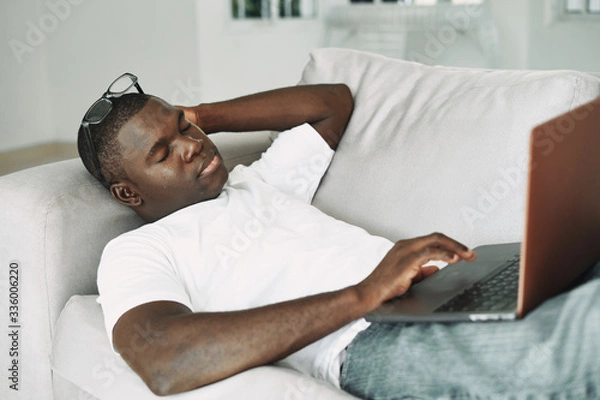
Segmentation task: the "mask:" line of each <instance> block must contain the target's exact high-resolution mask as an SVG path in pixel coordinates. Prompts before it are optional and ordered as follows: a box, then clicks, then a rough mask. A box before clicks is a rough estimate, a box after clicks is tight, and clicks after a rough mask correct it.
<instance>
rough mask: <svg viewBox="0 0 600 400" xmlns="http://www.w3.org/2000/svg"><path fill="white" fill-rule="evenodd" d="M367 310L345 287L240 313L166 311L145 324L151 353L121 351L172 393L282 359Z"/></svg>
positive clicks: (155, 385)
mask: <svg viewBox="0 0 600 400" xmlns="http://www.w3.org/2000/svg"><path fill="white" fill-rule="evenodd" d="M172 304H173V305H174V307H175V310H176V309H177V307H178V306H179V307H183V306H181V305H176V304H175V303H172ZM141 307H144V306H141ZM367 311H368V310H367V309H366V308H365V305H364V304H362V303H361V301H360V299H359V296H358V295H357V292H356V291H355V290H353V289H351V288H348V289H344V290H340V291H336V292H330V293H324V294H320V295H316V296H310V297H306V298H302V299H297V300H293V301H288V302H284V303H279V304H275V305H269V306H265V307H260V308H256V309H251V310H244V311H238V312H225V313H192V312H185V313H178V312H177V311H175V312H176V315H172V316H169V315H168V312H167V313H166V315H162V316H160V317H158V318H153V319H151V320H149V321H148V326H149V327H150V329H149V330H148V329H146V333H147V335H148V337H147V338H146V340H148V341H153V342H154V343H155V345H154V346H152V348H151V349H152V350H150V351H151V352H152V353H149V352H145V353H146V354H144V355H140V354H138V355H137V356H135V357H128V355H131V354H133V351H132V349H131V348H127V347H124V348H119V351H120V352H121V353H122V354H123V356H124V358H125V359H126V360H127V361H128V362H129V363H130V365H131V366H132V367H133V368H134V370H136V371H137V372H138V374H140V376H141V377H142V378H143V379H144V380H145V381H146V383H147V384H148V386H149V387H150V388H151V389H152V390H153V392H155V393H157V394H173V393H179V392H182V391H186V390H191V389H194V388H197V387H200V386H204V385H207V384H209V383H212V382H215V381H219V380H221V379H224V378H227V377H229V376H231V375H234V374H237V373H239V372H241V371H244V370H247V369H249V368H253V367H256V366H260V365H265V364H269V363H272V362H275V361H277V360H280V359H282V358H284V357H286V356H288V355H290V354H292V353H293V352H295V351H297V350H299V349H301V348H302V347H304V346H306V345H308V344H310V343H312V342H314V341H316V340H318V339H320V338H322V337H324V336H326V335H328V334H329V333H331V332H334V331H335V330H337V329H339V328H340V327H341V326H344V325H345V324H347V323H350V322H351V321H353V320H355V319H358V318H360V317H361V316H362V315H364V314H365V313H366V312H367ZM134 312H135V309H134ZM138 332H139V330H138ZM156 343H158V344H159V345H156ZM148 359H151V360H152V361H153V362H152V363H150V362H148Z"/></svg>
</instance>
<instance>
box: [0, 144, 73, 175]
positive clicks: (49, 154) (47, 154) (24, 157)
mask: <svg viewBox="0 0 600 400" xmlns="http://www.w3.org/2000/svg"><path fill="white" fill-rule="evenodd" d="M74 157H78V155H77V146H76V145H75V143H62V142H54V143H45V144H41V145H36V146H31V147H27V148H23V149H18V150H11V151H6V152H0V175H6V174H9V173H11V172H15V171H19V170H22V169H25V168H30V167H35V166H36V165H41V164H47V163H51V162H55V161H61V160H67V159H69V158H74Z"/></svg>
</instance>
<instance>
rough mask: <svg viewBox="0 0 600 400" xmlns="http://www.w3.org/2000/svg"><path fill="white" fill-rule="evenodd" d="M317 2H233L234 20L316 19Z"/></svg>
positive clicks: (305, 0) (280, 0)
mask: <svg viewBox="0 0 600 400" xmlns="http://www.w3.org/2000/svg"><path fill="white" fill-rule="evenodd" d="M316 9H317V7H316V0H231V16H232V17H233V18H234V19H273V18H314V17H316V15H317V12H316Z"/></svg>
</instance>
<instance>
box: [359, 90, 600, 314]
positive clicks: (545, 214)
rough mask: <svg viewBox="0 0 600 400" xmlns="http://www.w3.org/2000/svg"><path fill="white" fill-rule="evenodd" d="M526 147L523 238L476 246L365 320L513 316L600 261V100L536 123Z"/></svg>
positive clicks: (569, 283) (560, 288)
mask: <svg viewBox="0 0 600 400" xmlns="http://www.w3.org/2000/svg"><path fill="white" fill-rule="evenodd" d="M529 147H530V163H529V174H528V188H527V205H526V215H525V218H526V221H525V232H524V236H523V241H522V242H521V243H504V244H494V245H484V246H479V247H477V248H475V249H474V250H475V252H476V253H477V259H476V260H475V261H473V262H458V263H456V264H452V265H448V266H446V267H445V268H442V269H441V270H440V271H438V272H437V273H436V274H434V275H432V276H430V277H429V278H427V279H425V280H423V281H421V282H419V283H417V284H415V285H413V286H412V287H411V288H410V290H409V291H408V292H407V293H405V294H404V295H402V296H399V297H396V298H394V299H392V300H390V301H388V302H386V303H384V304H383V305H382V306H381V307H379V308H378V309H376V310H374V311H373V312H371V313H369V314H368V315H367V316H366V319H367V320H368V321H372V322H455V321H499V320H515V319H518V318H522V317H523V316H524V315H526V314H527V313H528V312H530V311H531V310H533V309H534V308H535V307H537V306H538V305H539V304H541V303H542V302H544V301H545V300H547V299H548V298H550V297H552V296H555V295H557V294H559V293H561V292H562V291H564V290H565V289H567V288H568V287H569V286H570V285H572V284H573V283H574V281H575V280H576V279H577V278H578V277H579V276H580V275H582V274H583V272H584V271H585V270H586V269H588V268H589V267H590V266H592V265H594V264H595V263H596V262H597V261H599V260H600V98H598V99H596V100H593V101H591V102H589V103H587V104H584V105H582V106H581V107H578V108H576V109H574V110H572V111H569V112H567V113H565V114H562V115H560V116H558V117H556V118H554V119H552V120H550V121H548V122H546V123H543V124H541V125H539V126H537V127H535V128H534V129H533V130H532V132H531V138H530V144H529Z"/></svg>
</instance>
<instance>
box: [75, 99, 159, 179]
mask: <svg viewBox="0 0 600 400" xmlns="http://www.w3.org/2000/svg"><path fill="white" fill-rule="evenodd" d="M150 97H151V96H149V95H147V94H140V93H129V94H125V95H123V96H121V97H118V98H111V99H110V101H111V102H112V103H113V106H112V109H111V111H110V113H109V114H108V115H107V116H106V118H105V119H104V120H103V121H102V122H101V123H99V124H95V125H89V128H90V132H91V134H92V141H93V143H94V147H95V148H96V154H97V155H98V161H99V162H100V170H98V168H97V167H96V164H95V163H94V161H93V155H92V152H91V149H90V147H89V144H88V143H87V140H86V138H85V131H84V129H83V127H82V126H80V127H79V132H78V134H77V151H78V152H79V157H81V161H83V165H84V166H85V168H86V169H87V170H88V171H89V172H90V173H91V174H92V175H93V176H94V177H95V178H96V179H98V181H100V183H102V185H104V186H105V187H106V188H109V187H110V185H111V184H112V183H113V182H115V181H116V180H118V179H120V178H126V177H127V176H126V174H125V169H124V168H123V163H122V152H121V148H120V146H119V142H118V140H117V136H118V134H119V131H120V130H121V128H123V126H124V125H125V124H126V123H127V122H128V121H129V120H130V119H131V118H133V116H134V115H136V114H137V113H138V112H140V111H141V110H142V108H144V106H145V105H146V103H147V102H148V100H149V99H150Z"/></svg>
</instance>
